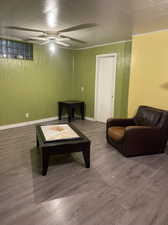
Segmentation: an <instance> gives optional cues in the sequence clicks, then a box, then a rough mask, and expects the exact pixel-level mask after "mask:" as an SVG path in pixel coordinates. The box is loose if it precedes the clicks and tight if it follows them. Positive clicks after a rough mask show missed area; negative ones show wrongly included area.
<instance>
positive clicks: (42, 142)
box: [36, 123, 90, 146]
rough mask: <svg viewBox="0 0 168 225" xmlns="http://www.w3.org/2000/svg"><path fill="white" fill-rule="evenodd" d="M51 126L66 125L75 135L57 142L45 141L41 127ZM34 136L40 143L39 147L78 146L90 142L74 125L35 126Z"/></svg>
mask: <svg viewBox="0 0 168 225" xmlns="http://www.w3.org/2000/svg"><path fill="white" fill-rule="evenodd" d="M52 125H68V126H69V127H70V128H71V129H72V131H74V133H75V134H76V136H75V137H74V138H67V139H65V138H64V139H58V140H51V141H47V140H46V137H45V135H44V130H43V129H42V127H45V126H52ZM36 135H37V137H38V140H39V142H40V145H44V146H57V145H65V144H67V145H68V144H79V143H86V142H90V140H89V139H88V138H87V137H86V136H85V135H84V134H83V133H82V132H81V131H80V130H79V129H77V128H76V127H75V126H74V125H72V124H70V123H52V124H51V123H50V124H40V125H37V126H36Z"/></svg>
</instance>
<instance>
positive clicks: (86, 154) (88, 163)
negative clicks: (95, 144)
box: [82, 149, 90, 168]
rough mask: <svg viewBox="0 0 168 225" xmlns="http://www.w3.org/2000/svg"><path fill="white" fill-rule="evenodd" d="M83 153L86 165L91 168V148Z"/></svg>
mask: <svg viewBox="0 0 168 225" xmlns="http://www.w3.org/2000/svg"><path fill="white" fill-rule="evenodd" d="M82 153H83V158H84V161H85V167H86V168H90V149H85V150H84V151H82Z"/></svg>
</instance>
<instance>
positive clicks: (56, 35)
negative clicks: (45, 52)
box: [5, 23, 96, 47]
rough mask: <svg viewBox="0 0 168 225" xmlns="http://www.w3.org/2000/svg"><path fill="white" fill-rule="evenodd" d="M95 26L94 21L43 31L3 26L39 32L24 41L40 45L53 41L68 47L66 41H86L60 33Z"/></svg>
mask: <svg viewBox="0 0 168 225" xmlns="http://www.w3.org/2000/svg"><path fill="white" fill-rule="evenodd" d="M95 26H96V24H95V23H87V24H79V25H76V26H72V27H69V28H65V29H62V30H58V31H45V30H38V29H32V28H25V27H16V26H6V27H5V28H6V29H11V30H19V31H29V32H36V33H41V34H40V35H38V36H34V37H33V36H32V37H30V38H28V39H23V40H24V41H27V42H37V43H39V44H40V45H46V44H49V43H55V44H58V45H61V46H64V47H69V46H70V44H69V43H67V41H72V42H78V43H81V44H85V43H86V42H85V41H82V40H78V39H76V38H72V37H69V36H65V35H63V34H62V33H66V32H70V31H76V30H81V29H86V28H91V27H95Z"/></svg>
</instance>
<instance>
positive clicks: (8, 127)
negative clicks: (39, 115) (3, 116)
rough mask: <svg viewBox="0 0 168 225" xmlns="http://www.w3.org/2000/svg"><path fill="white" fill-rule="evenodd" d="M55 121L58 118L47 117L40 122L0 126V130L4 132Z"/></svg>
mask: <svg viewBox="0 0 168 225" xmlns="http://www.w3.org/2000/svg"><path fill="white" fill-rule="evenodd" d="M57 119H58V116H56V117H49V118H45V119H40V120H32V121H27V122H22V123H15V124H9V125H2V126H0V130H6V129H10V128H16V127H24V126H28V125H32V124H36V123H43V122H48V121H53V120H57Z"/></svg>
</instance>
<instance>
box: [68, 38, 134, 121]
mask: <svg viewBox="0 0 168 225" xmlns="http://www.w3.org/2000/svg"><path fill="white" fill-rule="evenodd" d="M107 53H117V72H116V88H115V109H114V111H115V112H114V115H115V117H125V116H127V104H128V85H129V73H130V71H129V69H130V55H131V42H130V41H128V42H121V43H114V44H112V45H106V46H102V47H96V48H90V49H83V50H77V51H73V55H74V73H73V78H72V79H73V82H72V93H73V98H75V99H78V100H83V101H85V102H86V116H88V117H94V98H95V68H96V55H99V54H107ZM81 86H84V88H85V89H84V92H81V90H80V87H81Z"/></svg>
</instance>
